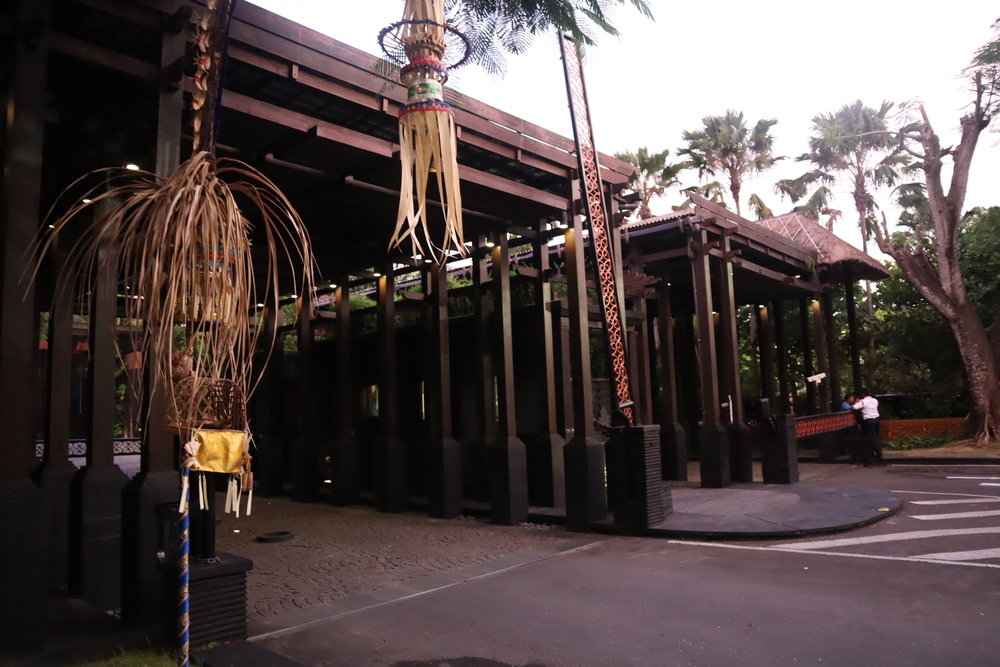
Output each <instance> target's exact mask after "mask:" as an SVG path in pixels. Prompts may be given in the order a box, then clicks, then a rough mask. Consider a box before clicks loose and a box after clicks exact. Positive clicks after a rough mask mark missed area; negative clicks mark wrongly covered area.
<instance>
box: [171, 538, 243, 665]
mask: <svg viewBox="0 0 1000 667" xmlns="http://www.w3.org/2000/svg"><path fill="white" fill-rule="evenodd" d="M251 569H253V561H251V560H249V559H247V558H243V557H241V556H234V555H233V554H227V553H219V555H218V560H217V561H216V562H213V563H192V564H191V570H190V594H191V604H190V612H189V613H190V618H191V646H192V647H197V646H205V645H206V644H211V643H213V642H226V641H235V640H239V639H246V637H247V572H248V571H250V570H251ZM175 627H176V626H175Z"/></svg>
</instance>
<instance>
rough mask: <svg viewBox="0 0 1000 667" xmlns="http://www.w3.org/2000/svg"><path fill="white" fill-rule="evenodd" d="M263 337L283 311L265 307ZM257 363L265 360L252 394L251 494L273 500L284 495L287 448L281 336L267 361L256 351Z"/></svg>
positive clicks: (273, 331) (271, 332)
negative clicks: (252, 473)
mask: <svg viewBox="0 0 1000 667" xmlns="http://www.w3.org/2000/svg"><path fill="white" fill-rule="evenodd" d="M261 316H262V317H263V318H264V325H263V326H264V334H263V336H264V337H267V338H270V337H271V336H272V335H274V334H276V333H277V329H278V326H279V324H280V320H281V317H282V311H281V310H280V309H279V310H278V311H277V312H275V311H274V309H273V308H272V307H270V306H268V307H265V309H264V311H263V313H262V315H261ZM257 355H258V362H259V363H264V361H265V359H267V368H265V369H264V376H263V377H262V378H261V381H260V384H259V385H258V386H257V390H256V391H255V392H254V394H253V404H254V410H253V421H251V422H250V425H251V427H253V430H254V446H255V449H254V451H253V452H252V454H253V457H254V458H253V470H254V475H253V477H254V481H253V493H254V496H257V497H265V498H266V497H274V496H280V495H283V494H284V493H285V452H284V448H285V447H286V446H287V437H286V435H285V434H286V433H287V432H288V430H289V429H288V428H286V425H285V424H284V421H285V420H284V413H285V410H284V401H285V394H286V393H287V392H286V391H285V353H284V341H283V336H278V337H277V339H276V342H275V347H274V350H272V351H271V353H270V358H268V350H264V349H261V350H258V353H257Z"/></svg>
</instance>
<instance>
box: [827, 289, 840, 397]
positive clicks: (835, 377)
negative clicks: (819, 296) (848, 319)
mask: <svg viewBox="0 0 1000 667" xmlns="http://www.w3.org/2000/svg"><path fill="white" fill-rule="evenodd" d="M823 319H824V324H825V328H826V347H827V359H828V360H829V371H828V379H829V381H830V384H829V387H830V397H829V399H828V400H827V401H826V405H824V406H823V412H829V411H830V410H834V409H840V396H841V394H840V359H839V357H840V355H839V354H837V327H836V326H835V324H834V321H833V291H832V290H831V289H830V288H829V287H827V288H826V289H824V290H823Z"/></svg>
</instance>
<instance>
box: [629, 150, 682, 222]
mask: <svg viewBox="0 0 1000 667" xmlns="http://www.w3.org/2000/svg"><path fill="white" fill-rule="evenodd" d="M669 156H670V149H664V150H662V151H660V152H659V153H651V152H649V149H647V148H646V147H645V146H642V147H641V148H639V149H637V150H636V151H635V152H634V153H633V152H632V151H624V152H621V153H615V157H616V158H618V159H619V160H621V161H622V162H628V163H629V164H631V165H632V166H633V167H635V168H636V172H635V173H634V174H632V176H631V177H630V178H629V189H631V190H632V191H633V192H637V193H639V195H640V196H641V197H642V198H641V199H640V200H639V208H638V215H639V219H640V220H641V219H643V218H649V217H652V215H653V213H652V211H651V210H650V208H649V202H650V201H651V200H652V198H653V197H659V196H660V195H662V194H663V193H664V192H666V190H667V188H669V187H671V186H673V185H678V184H679V183H680V181H678V180H677V175H678V174H679V173H680V171H681V170H683V169H684V168H686V167H688V166H690V165H689V163H687V162H677V163H674V164H668V163H667V158H668V157H669Z"/></svg>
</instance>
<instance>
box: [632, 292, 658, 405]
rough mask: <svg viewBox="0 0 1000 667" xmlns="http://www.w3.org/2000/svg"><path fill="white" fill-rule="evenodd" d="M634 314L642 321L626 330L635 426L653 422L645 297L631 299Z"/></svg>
mask: <svg viewBox="0 0 1000 667" xmlns="http://www.w3.org/2000/svg"><path fill="white" fill-rule="evenodd" d="M633 304H634V306H633V308H634V309H635V312H637V313H641V314H642V320H641V321H639V322H636V323H635V324H634V328H627V327H626V332H627V334H628V351H629V354H628V362H629V371H628V372H629V377H630V378H631V383H632V399H633V401H634V403H635V407H634V408H633V409H632V411H633V414H634V416H635V420H636V423H637V424H651V423H652V422H653V405H652V403H653V399H652V393H653V392H652V387H651V386H650V382H651V380H650V359H649V324H648V317H647V312H646V308H647V306H646V297H644V296H637V297H635V298H634V299H633Z"/></svg>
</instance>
